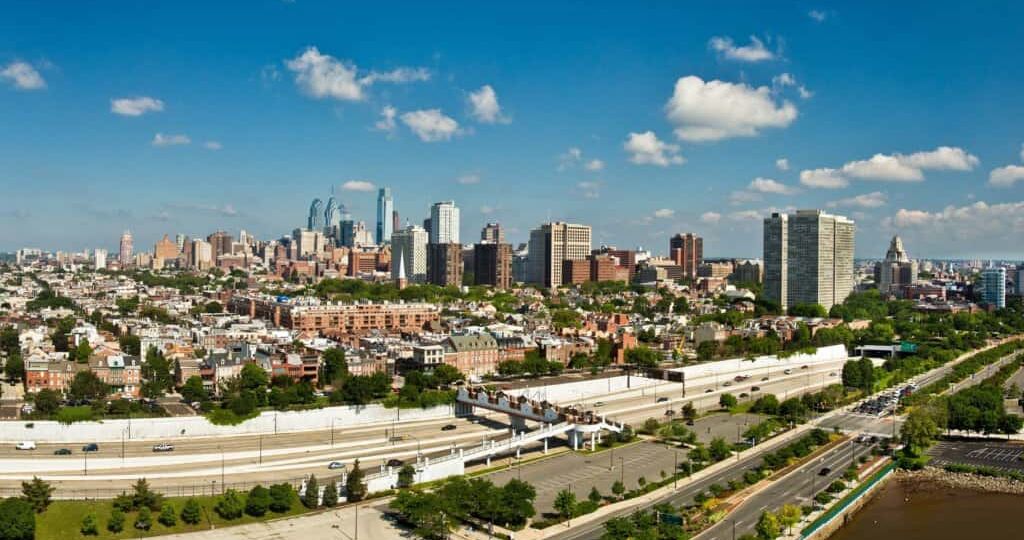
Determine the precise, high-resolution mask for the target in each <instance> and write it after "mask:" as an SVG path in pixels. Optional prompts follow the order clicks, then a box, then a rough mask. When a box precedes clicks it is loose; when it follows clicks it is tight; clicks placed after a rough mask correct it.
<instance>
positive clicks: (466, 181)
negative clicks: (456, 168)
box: [455, 173, 480, 186]
mask: <svg viewBox="0 0 1024 540" xmlns="http://www.w3.org/2000/svg"><path fill="white" fill-rule="evenodd" d="M455 181H456V182H458V183H460V184H462V185H464V186H470V185H473V184H479V183H480V175H479V174H476V173H470V174H464V175H462V176H460V177H458V178H456V179H455Z"/></svg>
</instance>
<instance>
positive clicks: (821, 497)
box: [814, 492, 833, 504]
mask: <svg viewBox="0 0 1024 540" xmlns="http://www.w3.org/2000/svg"><path fill="white" fill-rule="evenodd" d="M832 499H833V497H832V496H831V495H829V494H828V493H825V492H821V493H819V494H817V495H815V496H814V500H815V501H817V502H818V503H819V504H828V503H830V502H832Z"/></svg>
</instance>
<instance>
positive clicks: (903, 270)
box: [875, 236, 917, 294]
mask: <svg viewBox="0 0 1024 540" xmlns="http://www.w3.org/2000/svg"><path fill="white" fill-rule="evenodd" d="M915 281H917V261H912V260H910V257H908V256H907V252H906V250H904V249H903V240H901V239H900V237H899V236H893V237H892V240H891V241H890V242H889V251H887V252H886V253H885V260H884V261H881V262H878V263H876V264H875V284H876V285H877V286H878V290H879V291H880V292H881V293H882V294H890V293H897V294H898V293H899V292H900V289H902V288H903V287H906V286H907V285H910V284H912V283H914V282H915Z"/></svg>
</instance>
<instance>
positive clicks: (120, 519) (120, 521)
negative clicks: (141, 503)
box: [107, 508, 124, 533]
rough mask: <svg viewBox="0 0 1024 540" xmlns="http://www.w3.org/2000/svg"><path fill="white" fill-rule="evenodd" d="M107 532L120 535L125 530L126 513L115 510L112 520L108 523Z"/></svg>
mask: <svg viewBox="0 0 1024 540" xmlns="http://www.w3.org/2000/svg"><path fill="white" fill-rule="evenodd" d="M107 530H108V531H110V532H112V533H119V532H121V531H123V530H124V512H122V511H121V510H118V509H117V508H114V509H113V510H112V511H111V512H110V520H109V521H107Z"/></svg>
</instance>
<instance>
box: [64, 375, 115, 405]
mask: <svg viewBox="0 0 1024 540" xmlns="http://www.w3.org/2000/svg"><path fill="white" fill-rule="evenodd" d="M109 392H110V388H108V387H107V385H106V383H104V382H103V381H101V380H100V378H99V377H98V376H97V375H96V374H95V373H93V372H91V371H79V372H78V373H75V377H74V379H72V380H71V385H70V386H69V387H68V396H70V397H71V399H76V400H88V401H95V400H97V399H101V398H104V397H106V396H107V394H108V393H109Z"/></svg>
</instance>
